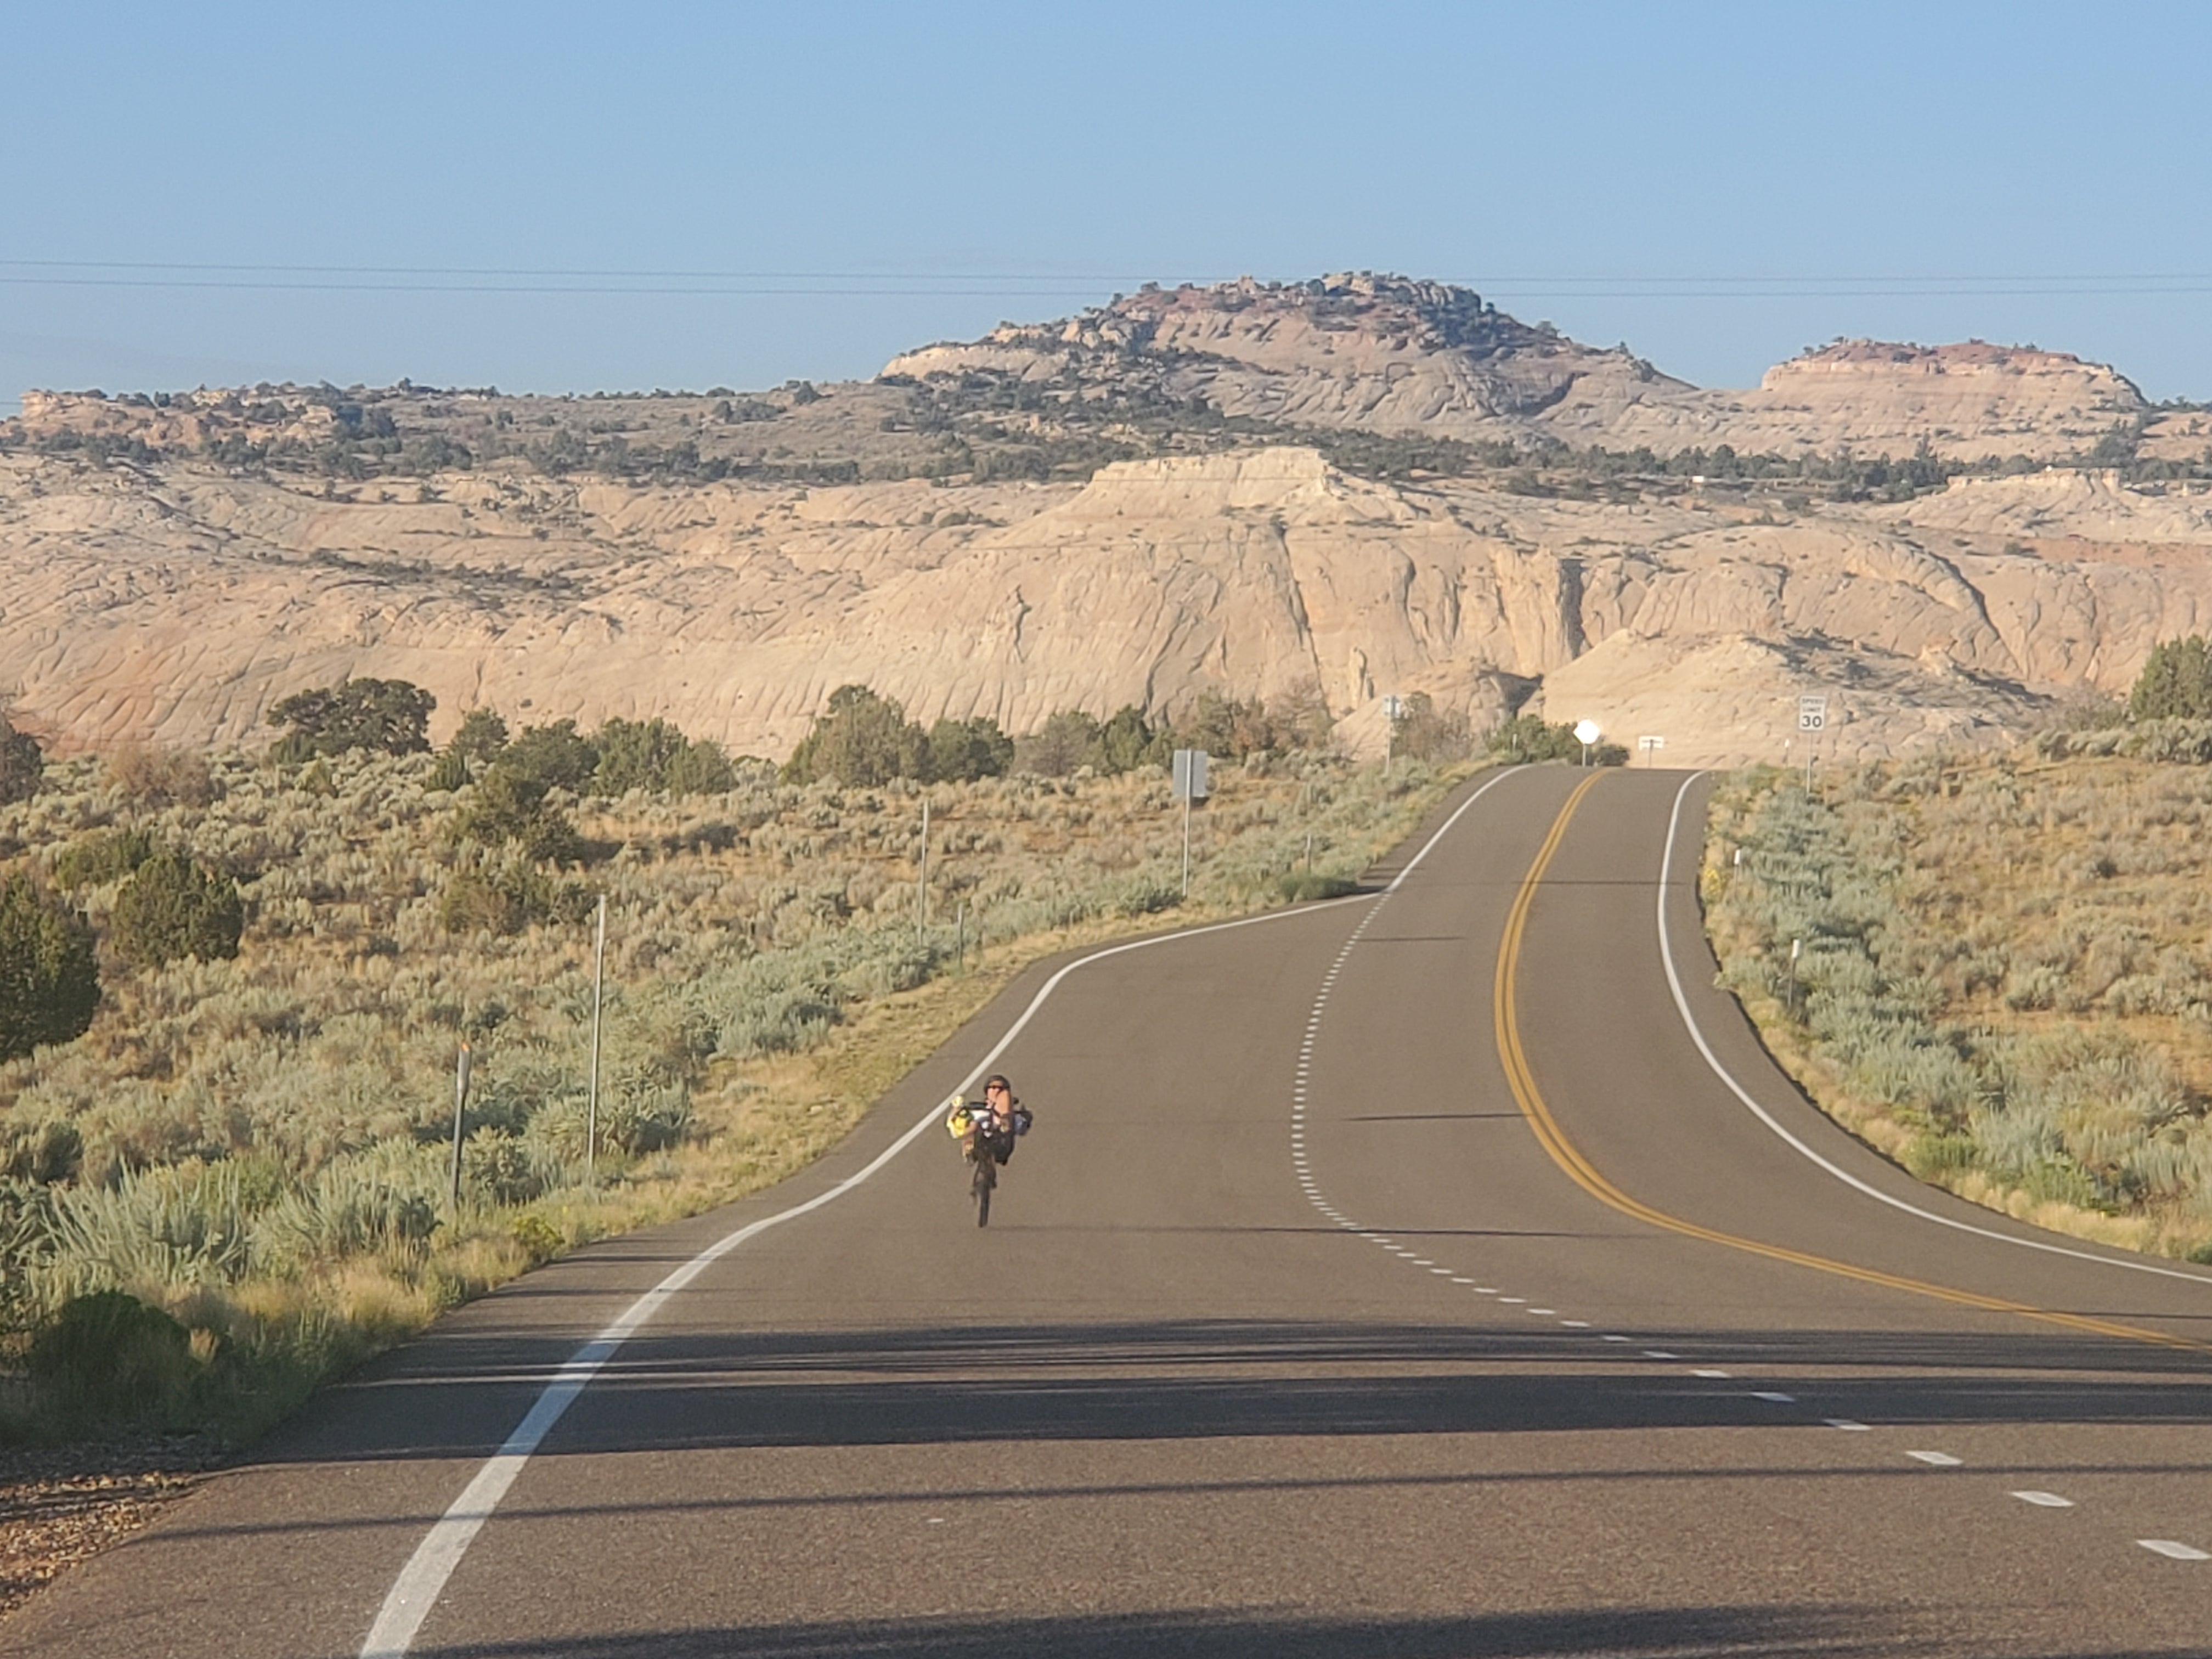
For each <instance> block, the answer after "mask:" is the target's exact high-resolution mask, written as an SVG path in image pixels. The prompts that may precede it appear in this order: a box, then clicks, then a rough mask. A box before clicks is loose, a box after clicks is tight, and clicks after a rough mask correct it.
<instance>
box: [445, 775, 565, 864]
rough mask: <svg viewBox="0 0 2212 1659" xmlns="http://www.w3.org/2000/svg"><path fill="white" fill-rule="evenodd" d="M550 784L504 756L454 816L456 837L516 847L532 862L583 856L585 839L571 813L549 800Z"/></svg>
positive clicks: (558, 861) (491, 845)
mask: <svg viewBox="0 0 2212 1659" xmlns="http://www.w3.org/2000/svg"><path fill="white" fill-rule="evenodd" d="M552 788H553V786H552V785H551V784H550V782H548V781H546V780H545V779H544V778H543V777H537V776H532V775H531V774H530V773H529V772H528V771H526V769H524V768H523V767H522V766H520V765H517V764H513V763H510V757H508V756H501V757H500V758H499V759H498V760H496V761H495V762H494V763H492V765H491V767H490V768H489V770H487V771H486V772H485V773H484V775H483V778H482V779H481V780H479V781H478V782H477V787H476V793H475V794H473V795H472V796H471V797H470V799H468V800H467V801H466V802H465V803H464V804H463V805H461V807H460V808H459V811H456V812H455V813H454V814H453V825H452V830H451V834H452V836H453V839H454V840H455V841H457V842H473V843H474V844H476V845H477V846H478V847H483V848H502V847H507V846H509V845H512V846H513V847H515V848H519V849H520V851H521V852H522V854H523V855H524V856H525V857H526V858H527V859H528V860H530V861H531V862H532V863H533V864H572V863H574V862H575V861H576V860H579V859H580V858H581V857H582V856H583V853H584V844H583V841H582V839H581V837H580V836H578V835H577V834H576V826H575V825H574V823H571V822H570V821H569V818H568V814H567V813H566V812H563V811H561V809H560V808H558V807H557V806H555V805H553V804H552V802H551V801H550V800H549V799H547V797H548V796H549V795H550V793H552Z"/></svg>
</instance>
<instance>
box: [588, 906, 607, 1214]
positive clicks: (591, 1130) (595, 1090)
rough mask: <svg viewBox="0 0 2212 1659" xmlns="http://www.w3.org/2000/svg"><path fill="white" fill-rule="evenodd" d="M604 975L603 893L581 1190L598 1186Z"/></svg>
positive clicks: (594, 974) (594, 949) (594, 962)
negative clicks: (600, 1029) (600, 1034)
mask: <svg viewBox="0 0 2212 1659" xmlns="http://www.w3.org/2000/svg"><path fill="white" fill-rule="evenodd" d="M606 978H607V896H606V895H605V893H602V894H600V895H599V937H598V939H597V940H596V942H595V943H594V944H593V945H592V1075H591V1083H590V1087H589V1089H588V1091H586V1095H585V1097H584V1190H585V1191H586V1192H587V1193H588V1192H596V1191H598V1190H599V1012H600V1009H601V1007H602V1006H603V1004H604V1001H605V990H606Z"/></svg>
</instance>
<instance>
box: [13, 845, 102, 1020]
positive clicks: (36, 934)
mask: <svg viewBox="0 0 2212 1659" xmlns="http://www.w3.org/2000/svg"><path fill="white" fill-rule="evenodd" d="M99 1006H100V965H99V962H98V959H97V957H96V956H95V955H94V950H93V938H92V928H91V927H90V925H89V924H88V923H87V922H86V921H85V919H84V916H83V915H82V912H79V911H76V910H73V909H70V908H66V907H65V906H63V905H60V904H56V903H53V902H50V901H48V900H46V899H45V898H42V897H41V896H40V894H39V893H38V891H37V890H36V889H34V888H33V886H32V885H31V882H30V878H28V877H27V876H23V875H15V876H10V877H9V878H8V879H7V880H6V881H5V882H4V883H0V1060H13V1059H15V1057H16V1056H17V1055H19V1054H29V1053H30V1052H31V1050H32V1049H33V1048H38V1047H39V1046H40V1045H41V1044H43V1043H50V1042H68V1041H70V1038H72V1037H76V1036H82V1035H83V1033H84V1030H85V1028H86V1027H88V1026H89V1025H90V1024H92V1016H93V1011H94V1009H96V1008H97V1007H99Z"/></svg>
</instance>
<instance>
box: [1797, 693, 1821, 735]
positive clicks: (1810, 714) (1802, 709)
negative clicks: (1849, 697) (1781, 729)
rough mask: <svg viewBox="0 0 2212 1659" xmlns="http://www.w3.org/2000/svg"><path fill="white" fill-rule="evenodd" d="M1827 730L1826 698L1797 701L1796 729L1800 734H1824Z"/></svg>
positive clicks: (1802, 698) (1805, 698)
mask: <svg viewBox="0 0 2212 1659" xmlns="http://www.w3.org/2000/svg"><path fill="white" fill-rule="evenodd" d="M1827 728H1828V700H1827V699H1826V697H1800V698H1798V699H1797V729H1798V730H1799V731H1800V732H1825V731H1826V730H1827Z"/></svg>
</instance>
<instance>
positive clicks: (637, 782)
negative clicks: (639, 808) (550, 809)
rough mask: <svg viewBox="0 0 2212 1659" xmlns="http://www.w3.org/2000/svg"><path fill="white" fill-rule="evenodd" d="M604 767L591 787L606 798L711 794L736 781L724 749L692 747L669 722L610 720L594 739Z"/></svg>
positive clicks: (702, 745)
mask: <svg viewBox="0 0 2212 1659" xmlns="http://www.w3.org/2000/svg"><path fill="white" fill-rule="evenodd" d="M592 747H593V748H594V749H596V750H598V751H599V766H598V768H597V769H596V770H595V772H594V774H593V775H592V787H593V788H594V789H595V790H596V791H597V792H598V793H600V794H602V795H620V794H623V793H627V792H629V790H632V789H665V790H667V791H668V792H669V793H671V794H678V795H691V794H712V793H720V792H721V791H723V790H726V789H727V788H728V787H730V785H731V784H732V782H733V781H735V775H734V774H733V773H732V770H731V767H730V762H729V757H727V756H726V755H725V754H723V752H722V748H721V745H720V744H716V743H709V742H708V741H706V740H705V739H703V738H702V739H700V740H699V741H697V742H696V743H695V742H693V741H692V740H691V739H690V738H686V737H685V736H684V733H683V732H680V731H678V729H677V728H676V727H675V726H671V725H670V724H669V723H668V722H667V721H666V720H609V721H608V722H607V723H606V724H605V725H604V726H601V727H600V728H599V731H598V732H595V733H594V734H593V735H592Z"/></svg>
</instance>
